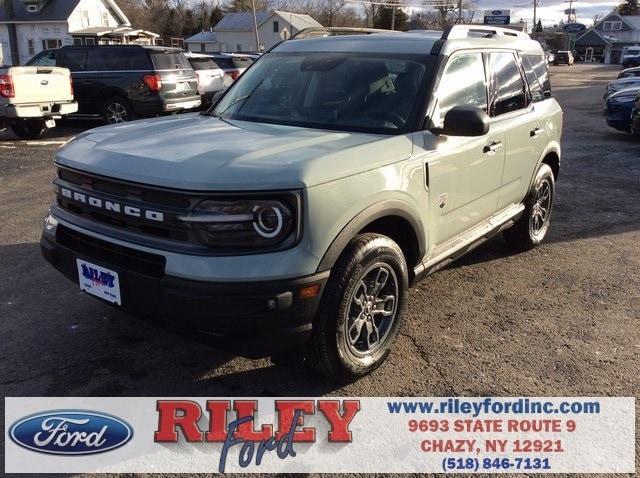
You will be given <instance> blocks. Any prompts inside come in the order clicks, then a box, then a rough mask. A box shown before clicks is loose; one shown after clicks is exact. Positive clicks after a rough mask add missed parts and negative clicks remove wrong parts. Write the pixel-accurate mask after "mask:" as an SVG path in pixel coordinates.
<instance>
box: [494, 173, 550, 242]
mask: <svg viewBox="0 0 640 478" xmlns="http://www.w3.org/2000/svg"><path fill="white" fill-rule="evenodd" d="M555 184H556V183H555V180H554V176H553V171H552V170H551V167H550V166H549V165H548V164H545V163H542V164H541V165H540V167H539V168H538V171H537V172H536V176H535V179H534V180H533V184H532V185H531V190H530V191H529V194H528V195H527V198H526V199H525V202H524V205H525V209H524V213H523V214H522V216H521V217H520V219H518V220H517V221H516V223H515V224H514V225H513V226H511V227H510V228H509V229H507V230H506V231H504V238H505V239H506V241H507V243H508V244H509V246H511V247H512V248H513V249H515V250H521V251H524V250H527V249H532V248H534V247H536V246H537V245H538V244H540V243H541V242H542V241H543V239H544V238H545V237H546V235H547V233H548V232H549V226H550V221H551V208H552V207H553V200H554V199H555V192H556V189H555Z"/></svg>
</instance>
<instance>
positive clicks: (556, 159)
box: [527, 141, 561, 191]
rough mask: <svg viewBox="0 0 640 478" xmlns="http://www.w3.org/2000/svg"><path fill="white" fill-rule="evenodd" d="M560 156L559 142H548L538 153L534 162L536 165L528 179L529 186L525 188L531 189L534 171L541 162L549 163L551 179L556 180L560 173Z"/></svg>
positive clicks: (534, 175)
mask: <svg viewBox="0 0 640 478" xmlns="http://www.w3.org/2000/svg"><path fill="white" fill-rule="evenodd" d="M560 158H561V153H560V144H558V143H557V142H556V141H553V142H551V143H549V145H548V146H547V148H546V149H545V150H544V152H543V153H542V154H541V155H540V158H538V162H537V163H536V167H535V168H534V169H533V174H532V175H531V180H530V181H529V188H528V189H527V191H529V189H531V185H532V184H533V180H534V179H535V177H536V172H537V171H538V168H540V165H541V164H543V163H544V164H548V165H549V167H550V168H551V170H552V171H553V179H554V180H555V181H557V180H558V176H559V175H560Z"/></svg>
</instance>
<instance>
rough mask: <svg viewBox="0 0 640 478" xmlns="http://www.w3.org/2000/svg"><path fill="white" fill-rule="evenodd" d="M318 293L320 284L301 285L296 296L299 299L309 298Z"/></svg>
mask: <svg viewBox="0 0 640 478" xmlns="http://www.w3.org/2000/svg"><path fill="white" fill-rule="evenodd" d="M319 293H320V284H313V285H308V286H306V287H302V288H301V289H300V290H299V291H298V296H299V297H300V298H301V299H311V298H312V297H315V296H316V295H318V294H319Z"/></svg>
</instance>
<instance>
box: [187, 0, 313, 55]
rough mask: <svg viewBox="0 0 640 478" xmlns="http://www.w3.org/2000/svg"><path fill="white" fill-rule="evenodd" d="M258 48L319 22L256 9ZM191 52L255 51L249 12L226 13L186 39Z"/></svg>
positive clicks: (252, 26)
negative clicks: (214, 22) (209, 27)
mask: <svg viewBox="0 0 640 478" xmlns="http://www.w3.org/2000/svg"><path fill="white" fill-rule="evenodd" d="M256 21H257V24H258V36H259V38H260V50H261V51H264V50H267V49H269V48H271V47H272V46H273V45H275V44H276V43H278V42H280V41H282V40H286V39H287V38H291V37H292V36H293V35H295V34H296V33H298V32H299V31H301V30H304V29H305V28H309V27H321V26H322V25H321V24H320V23H318V22H317V21H316V20H314V19H313V18H312V17H310V16H309V15H302V14H299V13H291V12H281V11H278V10H270V11H261V12H256ZM185 46H186V48H187V49H188V50H189V51H194V52H252V51H256V37H255V32H254V25H253V14H252V13H251V12H234V13H228V14H227V15H225V16H224V18H223V19H222V20H220V21H219V22H218V23H217V24H216V26H214V27H213V31H209V32H201V33H198V34H197V35H194V36H192V37H190V38H187V39H186V40H185Z"/></svg>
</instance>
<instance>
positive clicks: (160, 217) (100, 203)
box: [60, 187, 164, 222]
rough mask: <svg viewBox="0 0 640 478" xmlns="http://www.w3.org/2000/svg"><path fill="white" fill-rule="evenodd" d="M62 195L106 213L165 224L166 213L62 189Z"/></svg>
mask: <svg viewBox="0 0 640 478" xmlns="http://www.w3.org/2000/svg"><path fill="white" fill-rule="evenodd" d="M60 194H62V196H63V197H65V198H67V199H70V200H72V201H75V202H80V203H82V204H88V205H89V206H92V207H96V208H100V209H104V210H105V211H110V212H115V213H116V214H124V215H126V216H132V217H143V218H145V219H149V220H151V221H157V222H163V221H164V213H162V212H160V211H152V210H149V209H141V208H139V207H134V206H129V205H128V204H121V203H118V202H113V201H107V200H106V199H101V198H97V197H93V196H89V195H88V194H84V193H79V192H77V191H72V190H71V189H67V188H63V187H61V188H60Z"/></svg>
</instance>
